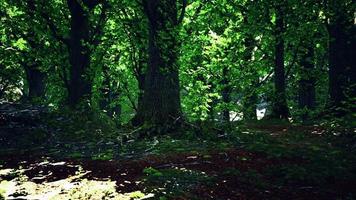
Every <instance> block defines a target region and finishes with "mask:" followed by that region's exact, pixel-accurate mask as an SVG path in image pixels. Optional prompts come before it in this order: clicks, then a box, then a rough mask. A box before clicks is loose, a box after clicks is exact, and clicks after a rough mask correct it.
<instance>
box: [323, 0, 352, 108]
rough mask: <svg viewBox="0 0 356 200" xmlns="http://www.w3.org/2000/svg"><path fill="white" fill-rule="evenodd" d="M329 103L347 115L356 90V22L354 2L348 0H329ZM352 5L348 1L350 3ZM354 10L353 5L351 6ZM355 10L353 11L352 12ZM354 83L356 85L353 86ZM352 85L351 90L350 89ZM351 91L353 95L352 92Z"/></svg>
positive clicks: (331, 106)
mask: <svg viewBox="0 0 356 200" xmlns="http://www.w3.org/2000/svg"><path fill="white" fill-rule="evenodd" d="M328 3H329V4H328V8H329V12H330V13H329V14H330V18H329V25H328V31H329V37H330V38H329V103H328V107H329V108H331V109H332V112H333V113H334V114H337V115H344V114H345V113H346V112H345V111H346V109H347V108H346V107H347V105H346V102H347V101H348V99H349V98H350V99H351V98H352V97H354V95H355V93H354V91H355V76H352V75H355V72H354V71H355V69H354V67H355V63H354V61H353V60H354V53H355V35H353V34H355V25H354V22H353V12H350V11H348V7H349V6H350V8H351V7H352V6H351V3H350V2H348V1H346V0H344V1H338V0H329V1H328ZM348 3H349V4H350V5H347V4H348ZM350 10H351V9H350ZM350 13H351V14H350ZM351 87H353V88H351ZM348 89H349V91H350V92H349V93H348V92H347V91H348ZM350 95H351V96H350Z"/></svg>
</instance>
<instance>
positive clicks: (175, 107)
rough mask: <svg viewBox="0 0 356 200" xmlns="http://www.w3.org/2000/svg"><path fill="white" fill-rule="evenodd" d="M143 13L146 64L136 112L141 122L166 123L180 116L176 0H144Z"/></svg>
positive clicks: (159, 124) (150, 123) (153, 124)
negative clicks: (141, 97)
mask: <svg viewBox="0 0 356 200" xmlns="http://www.w3.org/2000/svg"><path fill="white" fill-rule="evenodd" d="M144 3H145V13H146V15H147V17H148V20H149V26H148V27H149V48H148V55H149V58H148V67H147V72H146V77H145V84H144V94H143V102H142V105H141V106H140V107H139V110H138V115H139V116H140V117H139V118H140V121H141V124H143V123H145V124H149V125H152V126H156V125H158V126H162V125H164V126H166V125H167V124H171V123H172V122H176V121H177V120H178V119H179V118H180V117H181V104H180V94H179V92H180V89H179V77H178V66H177V63H176V61H177V53H178V41H177V38H176V37H177V32H175V30H176V28H177V27H176V26H177V6H176V3H177V2H176V0H166V1H160V0H148V1H144Z"/></svg>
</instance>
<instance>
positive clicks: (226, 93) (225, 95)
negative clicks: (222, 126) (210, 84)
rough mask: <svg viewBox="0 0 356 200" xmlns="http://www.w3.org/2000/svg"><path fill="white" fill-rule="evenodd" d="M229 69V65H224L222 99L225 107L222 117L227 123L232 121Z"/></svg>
mask: <svg viewBox="0 0 356 200" xmlns="http://www.w3.org/2000/svg"><path fill="white" fill-rule="evenodd" d="M228 75H229V69H228V67H227V66H224V68H223V75H222V78H223V79H222V84H223V90H222V95H221V96H222V101H223V103H224V104H225V108H224V110H223V112H222V117H223V121H224V122H225V123H230V110H229V108H228V106H229V104H230V102H231V94H230V93H231V88H230V84H229V77H228Z"/></svg>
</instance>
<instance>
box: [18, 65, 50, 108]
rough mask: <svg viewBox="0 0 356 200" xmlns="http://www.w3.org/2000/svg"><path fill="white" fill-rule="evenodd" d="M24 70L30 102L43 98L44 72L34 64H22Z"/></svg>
mask: <svg viewBox="0 0 356 200" xmlns="http://www.w3.org/2000/svg"><path fill="white" fill-rule="evenodd" d="M23 67H24V69H25V72H26V79H27V84H28V100H29V101H30V102H32V101H34V100H36V99H37V100H38V99H39V98H43V97H44V95H45V77H46V76H45V74H44V73H43V72H42V71H41V70H40V69H39V68H38V66H37V65H36V64H32V65H29V64H27V63H24V64H23Z"/></svg>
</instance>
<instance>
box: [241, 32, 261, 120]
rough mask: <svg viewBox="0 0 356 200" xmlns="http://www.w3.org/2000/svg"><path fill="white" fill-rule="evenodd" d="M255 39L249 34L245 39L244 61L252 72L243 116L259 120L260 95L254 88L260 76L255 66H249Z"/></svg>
mask: <svg viewBox="0 0 356 200" xmlns="http://www.w3.org/2000/svg"><path fill="white" fill-rule="evenodd" d="M254 43H255V41H254V39H253V36H252V35H250V34H248V35H247V37H246V38H245V40H244V45H245V48H246V50H245V55H244V63H245V65H246V66H247V67H246V68H248V69H250V70H249V71H248V73H251V77H252V80H251V87H249V88H248V91H245V97H244V101H243V118H244V120H257V114H256V110H257V101H258V96H257V92H256V89H255V88H254V86H255V85H257V84H258V82H259V77H258V74H257V72H256V69H255V68H251V67H250V66H248V63H249V62H251V59H252V53H253V48H254Z"/></svg>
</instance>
